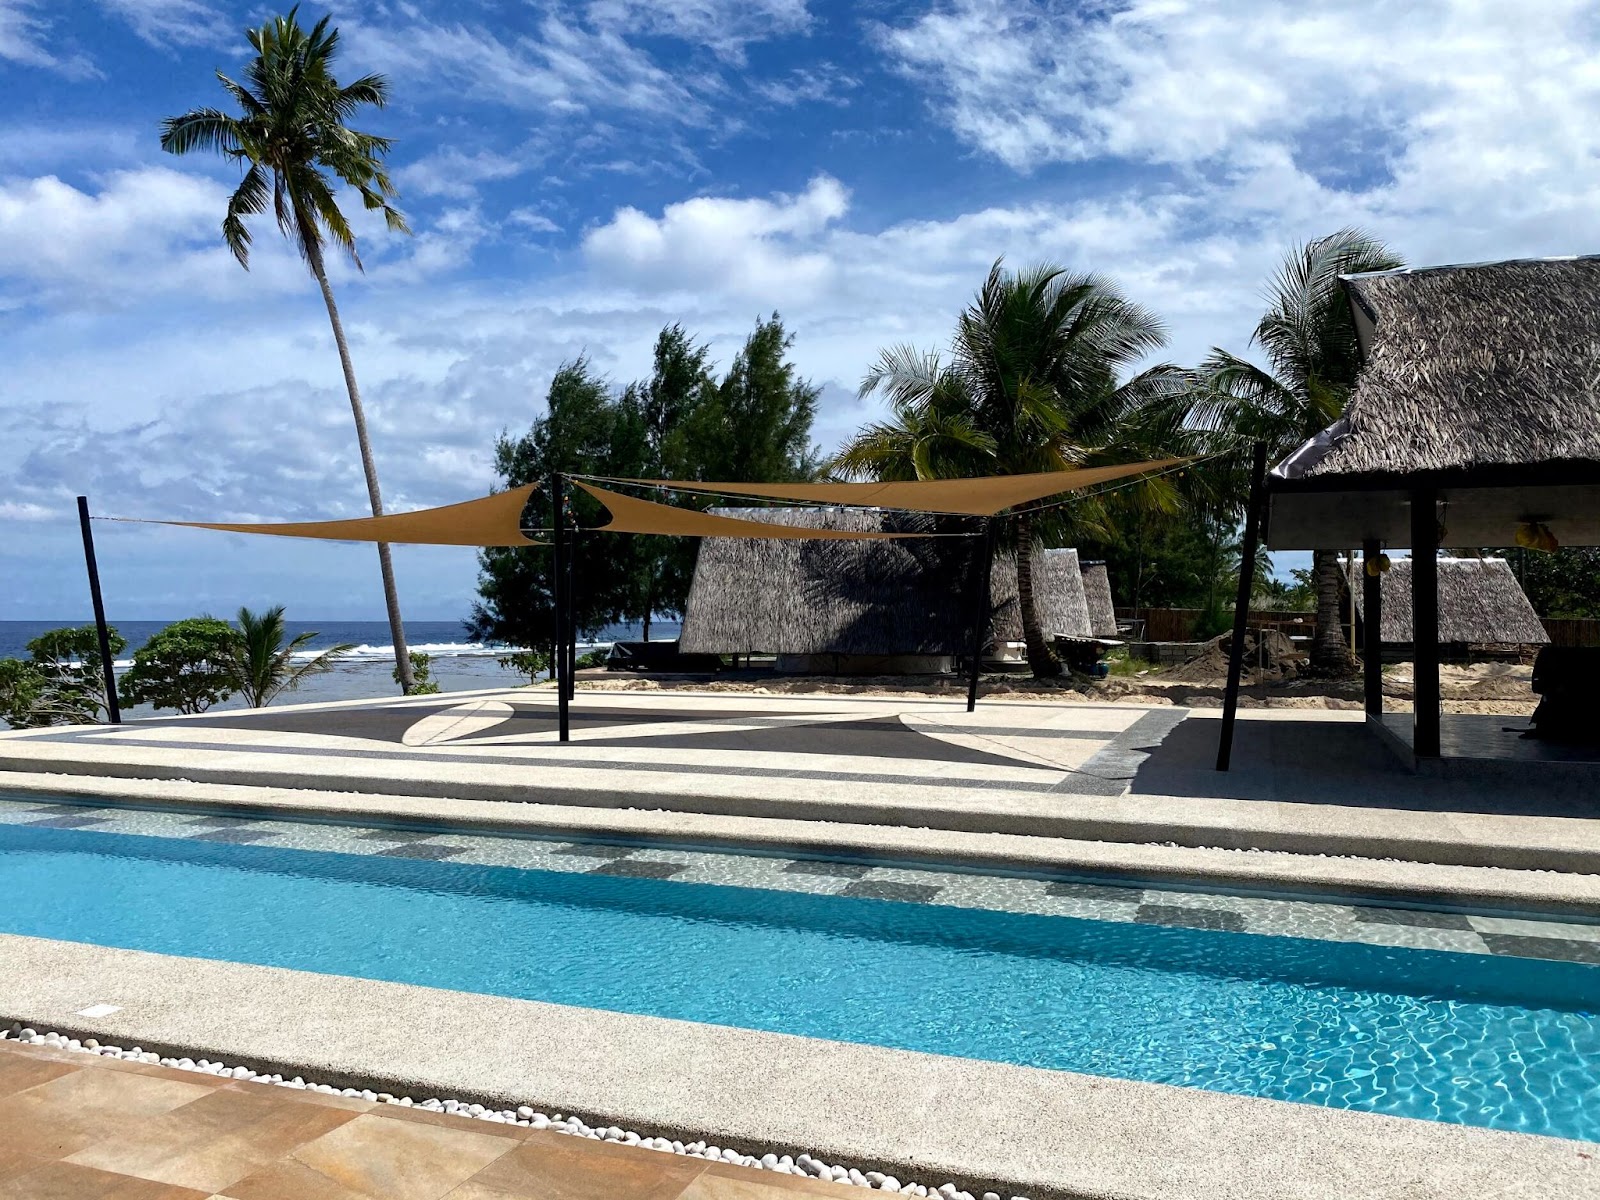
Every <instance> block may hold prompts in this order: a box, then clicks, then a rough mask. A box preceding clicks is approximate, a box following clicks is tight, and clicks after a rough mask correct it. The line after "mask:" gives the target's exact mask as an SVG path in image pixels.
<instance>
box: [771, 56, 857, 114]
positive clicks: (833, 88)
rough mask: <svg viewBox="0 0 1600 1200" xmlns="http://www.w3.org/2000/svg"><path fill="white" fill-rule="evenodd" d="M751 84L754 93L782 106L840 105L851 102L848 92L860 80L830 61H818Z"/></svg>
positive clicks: (855, 86) (854, 87)
mask: <svg viewBox="0 0 1600 1200" xmlns="http://www.w3.org/2000/svg"><path fill="white" fill-rule="evenodd" d="M750 86H751V90H752V91H754V92H755V93H756V95H758V96H760V97H762V98H763V99H765V100H769V101H771V102H772V103H773V104H777V105H782V106H784V107H788V106H791V105H795V104H837V105H841V106H842V105H846V104H848V103H850V93H851V92H852V91H854V90H855V89H856V88H857V87H858V86H860V81H859V80H857V79H855V78H853V77H852V76H850V75H846V74H845V73H844V72H843V71H841V70H840V69H839V68H838V67H836V66H834V65H833V64H832V63H818V64H817V65H816V66H814V67H796V68H795V69H794V70H793V71H790V72H789V73H788V74H787V75H783V76H779V77H777V78H773V79H762V80H756V81H753V82H752V83H751V85H750Z"/></svg>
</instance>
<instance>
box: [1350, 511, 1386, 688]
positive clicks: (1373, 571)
mask: <svg viewBox="0 0 1600 1200" xmlns="http://www.w3.org/2000/svg"><path fill="white" fill-rule="evenodd" d="M1382 553H1383V547H1382V546H1381V545H1380V544H1379V543H1378V540H1377V539H1376V538H1368V539H1367V541H1366V543H1365V544H1364V545H1363V546H1362V547H1361V608H1362V616H1361V624H1362V629H1361V632H1362V635H1363V636H1362V638H1361V677H1362V683H1363V685H1364V688H1363V690H1364V691H1365V693H1366V701H1367V716H1369V717H1381V716H1383V576H1382V575H1381V574H1379V573H1378V559H1379V557H1380V556H1381V555H1382ZM1350 603H1351V605H1352V606H1353V605H1354V604H1355V597H1353V596H1352V597H1351V599H1350Z"/></svg>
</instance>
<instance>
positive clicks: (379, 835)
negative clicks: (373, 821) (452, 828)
mask: <svg viewBox="0 0 1600 1200" xmlns="http://www.w3.org/2000/svg"><path fill="white" fill-rule="evenodd" d="M438 836H439V835H438V834H436V833H421V832H418V831H417V830H415V829H369V830H367V832H366V833H358V834H356V840H358V841H362V842H425V841H427V840H428V839H429V838H431V837H438Z"/></svg>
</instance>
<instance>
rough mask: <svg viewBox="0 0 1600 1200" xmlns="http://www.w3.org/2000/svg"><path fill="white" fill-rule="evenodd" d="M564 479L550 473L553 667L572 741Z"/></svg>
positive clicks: (561, 717) (563, 730) (561, 723)
mask: <svg viewBox="0 0 1600 1200" xmlns="http://www.w3.org/2000/svg"><path fill="white" fill-rule="evenodd" d="M565 482H566V481H565V480H564V479H562V477H561V473H560V472H559V471H556V472H553V473H552V474H551V476H550V507H551V512H552V518H551V528H552V531H553V536H552V537H551V539H550V543H551V546H552V548H553V558H552V562H551V564H550V565H551V571H550V595H551V599H552V600H553V601H554V602H555V638H554V649H555V655H554V656H553V658H552V660H551V663H550V669H551V671H552V672H554V674H555V681H556V725H557V729H558V731H559V732H558V737H559V738H560V740H561V741H563V742H565V741H568V740H569V737H570V728H569V724H568V714H567V667H566V657H567V650H566V647H567V604H568V597H567V516H566V494H565V486H564V485H565Z"/></svg>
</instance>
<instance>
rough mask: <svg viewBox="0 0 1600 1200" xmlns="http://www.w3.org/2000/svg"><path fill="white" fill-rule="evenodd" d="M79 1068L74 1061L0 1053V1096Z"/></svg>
mask: <svg viewBox="0 0 1600 1200" xmlns="http://www.w3.org/2000/svg"><path fill="white" fill-rule="evenodd" d="M80 1069H81V1068H80V1067H79V1066H78V1065H77V1064H75V1063H69V1062H58V1061H56V1060H54V1059H48V1058H34V1057H33V1056H32V1055H22V1054H0V1096H9V1095H11V1094H12V1093H14V1092H22V1091H26V1090H27V1089H28V1088H31V1087H37V1086H39V1084H41V1083H49V1082H50V1081H51V1080H52V1079H59V1078H60V1077H61V1076H63V1075H70V1074H72V1072H74V1071H77V1070H80Z"/></svg>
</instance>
